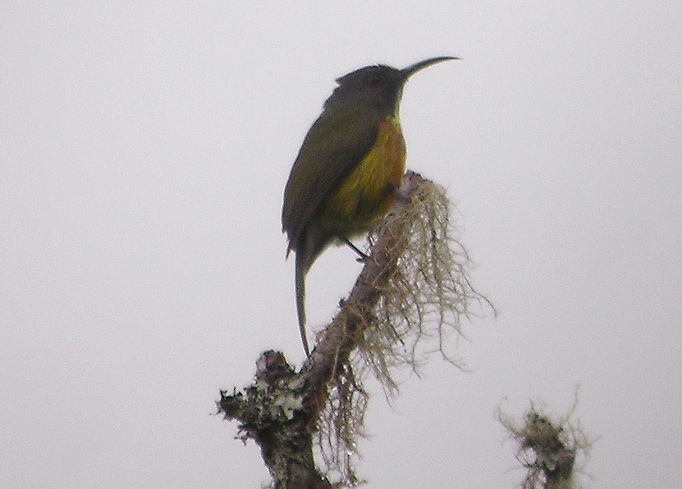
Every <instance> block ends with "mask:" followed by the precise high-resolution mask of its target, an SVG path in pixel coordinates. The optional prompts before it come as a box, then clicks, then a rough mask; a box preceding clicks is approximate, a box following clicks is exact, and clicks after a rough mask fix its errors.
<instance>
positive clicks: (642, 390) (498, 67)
mask: <svg viewBox="0 0 682 489" xmlns="http://www.w3.org/2000/svg"><path fill="white" fill-rule="evenodd" d="M339 3H343V5H345V6H339ZM472 5H473V6H472ZM681 5H682V4H680V3H677V2H670V1H665V2H663V1H658V2H657V1H647V2H644V1H630V2H580V1H575V0H572V1H560V2H551V3H548V2H539V1H537V2H475V3H474V4H472V3H471V2H446V1H440V2H400V3H398V2H333V3H332V2H316V3H313V2H305V3H304V2H235V1H222V2H194V1H192V2H158V3H156V2H155V3H146V2H144V3H143V2H121V1H118V2H106V3H103V2H3V3H2V5H1V6H0V43H1V44H0V71H1V73H0V80H1V83H2V85H1V86H2V90H1V91H0V113H1V114H2V116H1V119H0V124H1V129H0V138H1V139H0V144H1V145H0V148H1V156H0V158H1V167H0V225H1V228H0V229H1V231H2V233H1V234H0V274H1V275H0V447H1V448H0V480H1V481H2V482H0V485H1V486H2V487H3V488H17V489H19V488H21V489H24V488H44V487H50V488H69V489H72V488H93V487H96V488H139V487H150V488H157V487H158V488H161V487H163V488H193V487H228V488H242V487H243V488H247V487H259V486H260V484H261V483H263V482H266V481H267V480H268V475H267V472H266V470H265V469H264V467H263V465H262V462H261V460H260V454H259V452H258V449H257V448H256V447H255V446H254V445H253V444H249V445H248V446H246V447H244V446H242V444H241V443H239V442H237V441H234V440H233V436H234V435H235V432H236V429H235V425H234V424H231V423H226V422H222V421H221V420H220V418H218V417H214V416H210V414H211V413H212V412H213V411H214V400H215V399H217V397H218V391H219V389H221V388H223V389H231V388H232V386H233V385H236V386H238V387H241V386H243V385H246V384H247V383H249V382H250V380H251V376H252V375H253V373H254V361H255V360H256V358H257V356H258V354H259V353H260V352H261V351H262V350H264V349H267V348H277V349H282V350H283V351H285V352H286V353H287V355H288V356H289V357H290V358H291V359H292V360H293V361H297V362H299V363H300V361H301V360H302V359H303V354H302V349H301V346H300V342H299V338H298V332H297V330H296V320H295V309H294V298H293V262H292V261H291V260H290V261H289V262H285V261H284V250H285V237H284V236H283V235H282V234H280V208H281V196H282V190H283V188H284V183H285V181H286V178H287V175H288V172H289V169H290V166H291V163H292V162H293V159H294V157H295V156H296V152H297V150H298V148H299V145H300V143H301V141H302V138H303V136H304V134H305V132H306V130H307V129H308V127H309V125H310V124H311V123H312V121H313V120H314V119H315V117H317V115H318V113H319V110H320V107H321V104H322V102H323V101H324V99H325V98H326V97H327V96H328V94H329V93H330V91H331V90H332V88H333V87H334V82H333V80H334V78H335V77H337V76H340V75H342V74H344V73H346V72H348V71H350V70H353V69H356V68H358V67H360V66H363V65H366V64H371V63H376V62H383V63H388V64H391V65H394V66H398V67H403V66H406V65H408V64H410V63H413V62H415V61H418V60H420V59H423V58H426V57H430V56H437V55H456V56H460V57H462V58H463V60H462V61H459V62H455V63H445V64H441V65H438V66H436V67H432V68H430V69H428V70H427V71H424V72H422V73H420V74H419V75H418V76H416V77H415V78H414V79H413V80H412V81H411V83H410V84H409V85H408V87H407V89H406V91H405V97H404V103H403V105H402V121H403V127H404V131H405V134H406V138H407V141H408V146H409V158H408V167H409V168H412V169H414V170H418V171H420V172H422V173H423V174H424V175H426V176H427V177H430V178H432V179H433V180H435V181H437V182H438V183H440V184H442V185H443V186H445V187H446V188H447V189H448V192H449V194H450V196H451V198H452V199H453V200H454V201H456V202H458V203H459V210H460V215H459V217H458V219H459V224H460V226H461V228H462V232H463V240H464V242H465V243H466V244H467V246H468V248H469V250H470V251H471V253H472V256H473V258H474V260H475V261H476V262H477V264H478V265H477V268H476V269H475V270H474V271H473V274H474V275H473V276H474V280H475V284H476V285H477V286H478V288H479V289H481V290H482V291H483V292H485V293H487V294H488V295H489V296H490V297H491V298H492V299H493V301H494V302H495V303H496V305H497V306H498V307H499V309H500V312H501V316H500V318H499V319H498V320H497V321H493V320H492V318H485V319H482V320H479V321H475V322H474V323H473V324H468V325H467V327H466V331H467V334H468V337H469V339H470V341H469V342H463V343H460V347H459V350H458V353H459V354H460V356H461V357H462V358H463V359H464V360H465V361H466V362H467V364H468V365H469V367H470V368H471V369H472V373H462V372H460V371H458V370H456V369H453V368H452V367H451V366H450V365H448V364H445V363H443V362H442V361H440V360H437V359H434V361H433V363H431V364H430V365H429V366H428V367H427V368H426V370H425V378H424V379H421V380H420V379H417V378H415V377H411V378H408V379H407V381H406V383H405V384H404V386H403V390H402V396H401V398H400V399H399V400H398V401H397V402H396V406H395V410H392V409H391V408H390V407H388V406H387V404H386V402H385V400H384V399H383V398H382V397H381V395H380V394H379V395H377V397H376V398H375V399H374V401H373V403H372V405H371V409H370V413H369V419H368V431H369V433H370V434H371V439H370V440H368V441H366V442H364V443H363V444H362V447H361V448H362V451H363V453H364V454H365V458H364V460H363V463H362V464H361V467H360V469H361V474H362V475H363V476H364V477H366V478H368V479H369V480H370V482H371V486H370V487H396V488H414V487H429V488H443V489H444V488H452V487H468V488H486V489H488V488H493V487H495V488H511V487H513V485H514V483H516V482H518V481H519V480H520V479H521V478H522V477H523V471H521V470H520V469H515V467H516V463H515V461H514V458H513V451H514V447H513V445H512V444H511V443H505V434H504V432H503V430H502V428H501V427H500V425H499V424H498V423H497V422H496V421H495V419H494V412H495V409H496V408H497V407H498V406H500V405H502V407H503V409H505V410H506V411H507V412H509V413H511V414H515V415H519V416H520V415H521V413H522V412H523V411H524V409H526V408H527V407H528V404H529V400H531V399H532V400H544V401H546V403H547V404H548V406H549V407H550V408H551V410H552V411H554V412H557V413H563V412H565V411H566V410H567V409H568V408H569V407H570V405H571V403H572V401H573V393H574V390H575V387H576V385H578V384H580V385H581V388H580V404H579V407H578V412H577V414H578V416H579V418H580V420H581V422H582V424H583V426H584V427H585V429H586V430H587V431H588V432H589V433H591V434H592V435H593V436H594V437H595V438H596V437H601V438H600V439H599V440H598V441H597V442H596V444H595V447H594V450H593V452H592V459H591V460H590V461H589V464H588V466H587V472H588V473H589V474H591V475H592V476H593V477H594V478H593V479H592V480H590V479H589V478H588V477H586V478H584V479H583V480H584V481H585V482H586V483H587V485H589V486H591V487H594V488H620V489H628V488H632V489H635V488H642V487H661V488H671V487H679V483H680V482H679V481H680V480H681V479H682V470H681V469H680V460H682V449H681V448H680V446H681V444H680V439H681V438H682V415H681V414H680V412H681V411H680V399H681V398H682V382H681V374H682V360H680V341H681V340H682V333H681V329H680V317H681V316H682V305H681V301H680V288H681V286H682V265H681V260H680V253H681V250H682V219H681V215H682V197H681V196H680V187H681V184H682V171H681V170H680V162H681V160H682V118H681V117H680V113H681V110H682V103H681V95H680V93H681V80H682V69H681V59H682V41H681V39H682V34H681V31H680V29H681V27H680V24H681V21H680V19H682V6H681ZM358 270H359V265H357V264H355V262H354V255H353V253H352V252H350V251H348V250H346V249H338V250H333V251H330V252H328V253H327V254H325V255H324V256H323V257H322V258H321V259H320V261H319V262H318V263H317V265H316V266H315V267H314V269H313V271H312V273H311V274H310V276H309V287H310V294H309V311H310V314H309V316H310V317H309V319H310V324H311V326H313V328H314V327H316V326H317V327H319V326H320V325H321V324H323V323H324V322H325V321H326V320H328V319H329V318H330V317H331V315H332V314H333V313H334V311H335V305H336V303H337V301H338V299H339V298H340V297H341V296H343V295H344V294H345V292H346V291H347V290H348V288H349V286H350V284H351V283H352V281H353V279H354V276H355V274H356V273H357V272H358Z"/></svg>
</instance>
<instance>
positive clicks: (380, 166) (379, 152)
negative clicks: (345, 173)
mask: <svg viewBox="0 0 682 489" xmlns="http://www.w3.org/2000/svg"><path fill="white" fill-rule="evenodd" d="M405 159H406V149H405V140H404V139H403V135H402V131H401V128H400V122H399V121H398V119H397V118H395V117H391V118H388V119H385V120H383V121H381V124H380V126H379V133H378V135H377V140H376V142H375V143H374V146H372V149H371V150H370V151H369V153H368V154H367V156H365V158H364V159H363V160H362V161H361V162H360V164H359V165H358V167H357V168H355V170H353V172H352V173H351V174H350V175H349V177H348V178H347V179H346V181H345V182H344V183H343V185H342V186H341V188H339V190H337V192H336V193H335V194H334V195H333V196H332V197H331V198H330V199H329V201H327V203H326V205H325V207H324V210H323V211H322V212H321V214H320V217H321V221H322V222H321V224H322V226H323V227H325V228H326V229H328V230H329V231H333V233H332V234H334V235H336V236H343V237H346V238H350V237H352V236H353V235H355V234H360V233H363V232H366V231H367V230H369V229H370V228H371V227H372V224H373V223H374V221H375V220H376V219H377V218H379V217H383V216H384V215H386V213H387V212H388V211H389V210H390V208H391V206H392V205H393V203H394V201H395V197H394V189H396V188H397V187H398V186H399V185H400V182H401V180H402V178H403V175H404V173H405Z"/></svg>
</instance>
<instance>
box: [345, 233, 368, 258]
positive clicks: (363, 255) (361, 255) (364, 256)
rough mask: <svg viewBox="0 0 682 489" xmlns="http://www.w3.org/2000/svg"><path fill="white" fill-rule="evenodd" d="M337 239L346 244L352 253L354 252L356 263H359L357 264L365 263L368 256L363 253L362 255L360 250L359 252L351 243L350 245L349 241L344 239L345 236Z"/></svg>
mask: <svg viewBox="0 0 682 489" xmlns="http://www.w3.org/2000/svg"><path fill="white" fill-rule="evenodd" d="M339 239H340V240H341V241H343V242H344V243H346V244H347V245H348V247H349V248H350V249H352V250H353V251H355V252H356V253H357V254H358V261H359V262H361V263H362V262H364V261H366V260H367V259H368V258H369V256H368V255H366V254H365V253H363V252H362V250H361V249H360V248H358V247H357V246H355V245H354V244H353V243H351V241H350V240H349V239H348V238H346V237H345V236H339Z"/></svg>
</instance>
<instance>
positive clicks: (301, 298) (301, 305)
mask: <svg viewBox="0 0 682 489" xmlns="http://www.w3.org/2000/svg"><path fill="white" fill-rule="evenodd" d="M306 262H307V258H306V253H305V252H304V250H303V249H299V250H296V312H297V313H298V329H299V331H300V332H301V341H302V342H303V350H305V354H306V356H307V357H309V356H310V348H309V347H308V337H307V335H306V331H305V276H306V273H307V272H308V264H307V263H306Z"/></svg>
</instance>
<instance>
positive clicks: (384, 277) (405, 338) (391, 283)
mask: <svg viewBox="0 0 682 489" xmlns="http://www.w3.org/2000/svg"><path fill="white" fill-rule="evenodd" d="M450 214H451V203H450V201H449V200H448V198H447V196H446V194H445V191H444V190H443V189H442V188H441V187H439V186H437V185H435V184H434V183H432V182H430V181H423V182H422V184H421V185H420V187H419V189H418V191H417V192H416V194H415V195H413V197H412V200H411V204H410V205H408V206H406V207H405V209H404V210H401V211H400V212H397V213H394V214H391V215H389V216H388V217H387V218H386V221H385V224H384V225H383V226H382V228H381V229H380V230H378V231H377V233H376V234H374V235H371V236H370V251H371V252H374V251H375V250H374V246H373V243H374V242H375V240H376V237H377V236H379V235H381V234H382V233H385V232H386V231H387V230H395V234H393V235H392V236H391V237H392V238H393V239H391V240H389V241H390V243H391V245H390V248H389V249H388V250H387V253H388V254H390V255H391V256H392V260H391V262H390V263H391V264H390V265H389V266H387V267H386V270H382V273H381V274H380V275H378V278H377V283H376V284H373V285H375V286H376V287H377V288H378V290H379V298H378V301H377V302H376V306H375V307H374V308H373V310H371V311H368V310H360V309H358V310H354V309H353V308H352V307H348V306H349V304H348V303H344V304H343V306H344V309H345V311H344V313H345V314H346V318H347V320H348V321H350V320H352V321H354V322H355V325H354V328H353V330H355V331H358V334H357V335H356V338H355V341H356V343H357V346H358V349H357V350H355V351H354V353H353V355H352V358H351V362H350V363H349V364H345V365H344V366H343V368H340V369H339V370H338V371H336V372H334V373H333V379H332V382H331V383H330V387H329V391H328V401H327V404H326V408H325V410H324V412H323V415H322V418H321V421H320V424H319V425H318V428H319V431H318V450H319V454H320V456H321V458H322V461H323V462H324V464H325V466H326V468H327V472H328V474H329V475H330V476H332V478H340V479H341V480H340V482H341V483H342V484H344V485H347V486H355V485H357V484H358V482H359V481H358V478H357V476H356V474H355V471H354V468H353V460H354V458H355V457H356V456H357V455H358V451H357V441H358V439H359V438H360V437H361V436H363V421H364V414H365V408H366V406H367V400H368V396H367V393H366V391H365V389H364V387H363V380H364V379H366V378H367V377H368V376H369V375H372V376H374V377H375V378H376V379H377V380H378V381H379V383H380V384H381V386H382V388H383V389H384V392H385V393H386V395H387V396H388V397H389V398H390V397H392V396H394V395H395V394H396V393H397V390H398V383H397V381H396V380H395V377H394V374H395V372H397V371H398V370H397V369H398V367H402V366H407V367H408V368H410V369H411V370H413V371H417V369H418V367H419V365H420V364H421V363H423V362H424V361H425V360H426V358H427V357H428V355H429V354H430V353H433V352H439V353H440V354H441V355H442V357H443V358H445V359H446V360H447V361H449V362H451V363H453V364H454V365H456V366H460V367H461V363H460V362H459V361H458V360H457V359H456V358H455V357H454V355H453V353H452V351H451V349H450V348H452V347H453V341H450V340H456V339H457V338H458V337H459V336H461V335H462V331H461V326H462V320H463V318H468V317H471V316H477V315H479V314H481V313H483V312H484V310H485V309H486V308H489V309H490V310H492V311H493V313H495V309H494V307H493V306H492V304H491V303H490V302H489V301H488V299H487V298H486V297H485V296H483V295H481V294H479V293H478V292H477V291H476V290H475V289H474V288H473V286H472V284H471V282H470V280H469V276H468V270H469V269H470V268H471V265H472V263H471V260H470V258H469V255H468V253H467V251H466V249H465V248H464V246H463V245H462V244H461V243H460V242H459V241H458V239H457V238H456V236H453V233H454V234H456V227H455V226H454V225H453V223H452V222H451V219H450ZM373 256H374V255H373V254H371V255H370V257H369V260H372V258H373ZM358 321H359V322H360V323H361V325H360V326H359V327H358V326H357V322H358Z"/></svg>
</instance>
